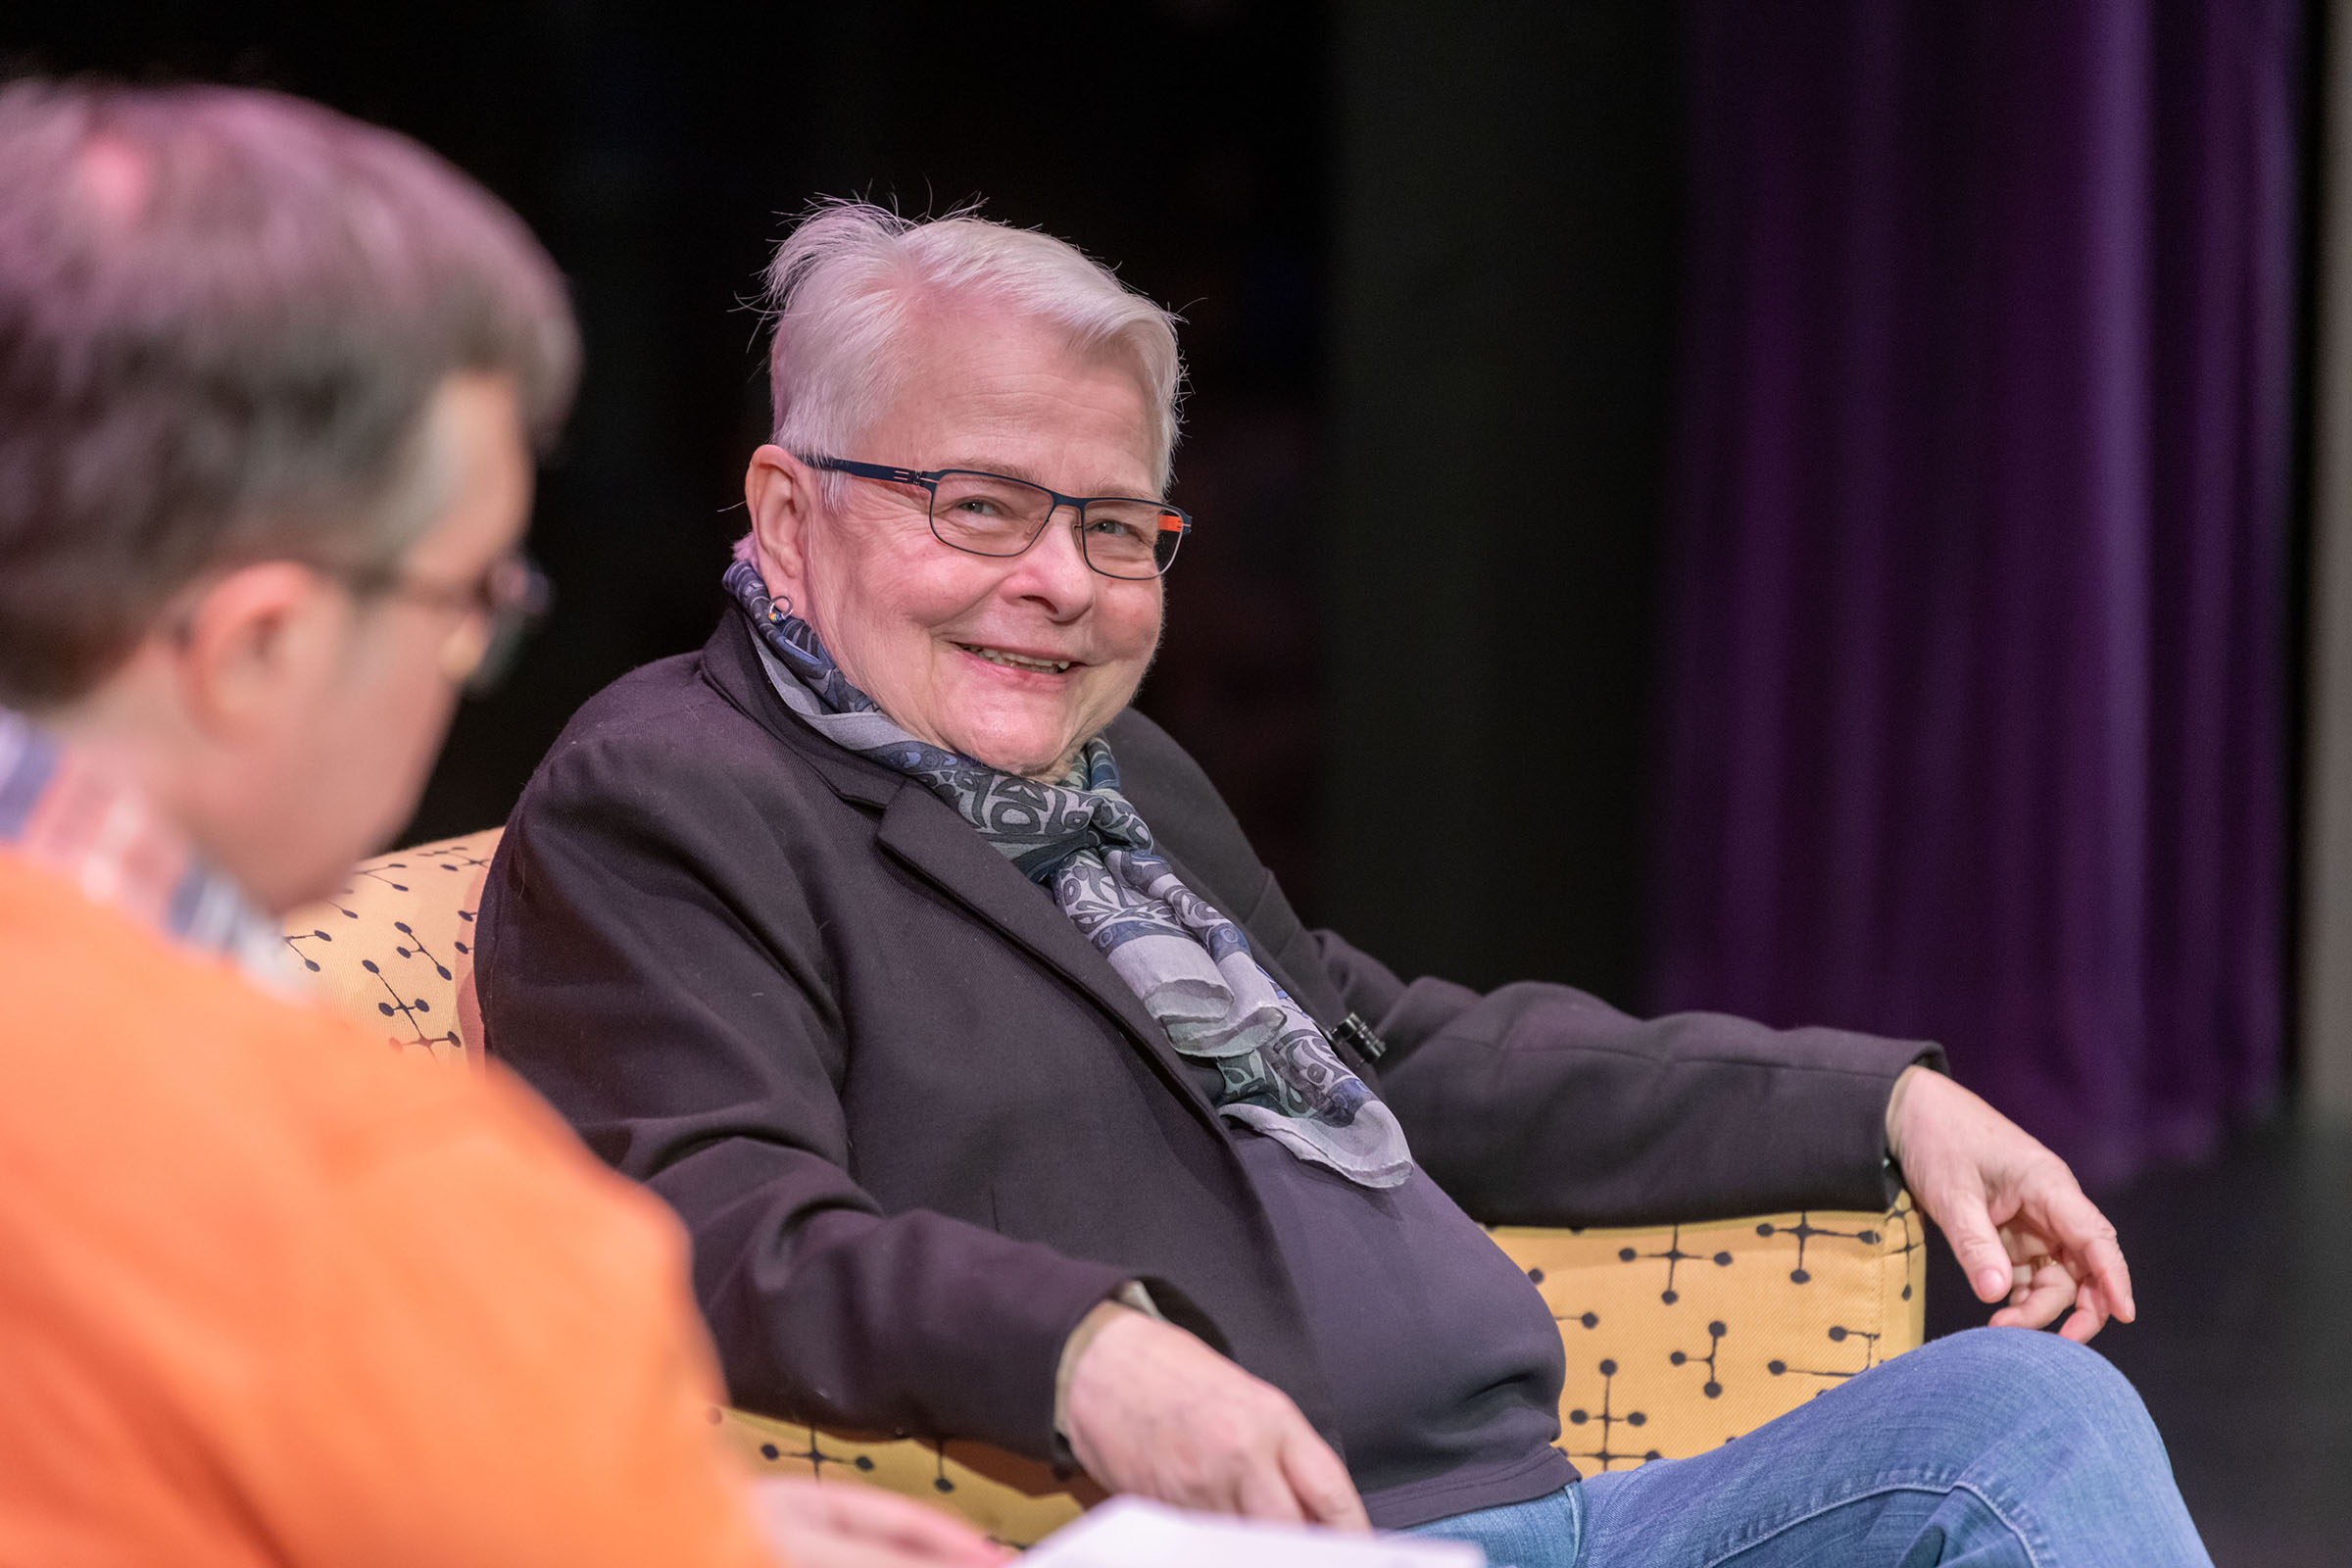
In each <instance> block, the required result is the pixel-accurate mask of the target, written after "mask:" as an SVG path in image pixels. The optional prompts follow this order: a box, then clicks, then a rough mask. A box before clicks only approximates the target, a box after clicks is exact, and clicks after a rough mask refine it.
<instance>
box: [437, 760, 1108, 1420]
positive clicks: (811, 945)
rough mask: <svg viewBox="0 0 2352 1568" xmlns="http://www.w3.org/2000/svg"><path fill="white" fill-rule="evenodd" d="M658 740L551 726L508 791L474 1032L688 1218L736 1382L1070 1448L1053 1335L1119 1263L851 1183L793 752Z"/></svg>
mask: <svg viewBox="0 0 2352 1568" xmlns="http://www.w3.org/2000/svg"><path fill="white" fill-rule="evenodd" d="M666 753H667V747H666V746H665V745H663V746H654V745H647V744H645V743H644V742H643V741H641V740H639V741H632V740H631V739H630V738H629V737H628V736H626V735H620V736H613V735H610V734H602V733H596V732H591V733H590V734H588V735H586V736H584V737H569V736H567V737H566V738H565V740H564V741H560V742H559V743H558V748H557V751H556V752H555V753H554V754H551V756H550V759H549V760H548V761H547V762H546V763H544V764H543V765H542V768H541V770H540V773H539V775H538V776H537V777H536V778H535V779H534V780H533V782H532V784H531V787H530V789H529V790H528V791H527V792H526V793H525V795H524V798H523V801H522V803H521V805H520V806H519V807H518V809H517V810H516V813H515V819H514V822H513V824H512V825H511V826H510V828H509V830H508V833H507V836H506V838H505V840H504V841H503V843H502V844H501V846H500V850H499V854H498V858H497V860H496V863H495V864H494V866H493V869H492V873H491V876H490V879H489V883H488V885H487V887H486V888H485V890H484V899H483V906H482V910H481V924H482V931H481V939H482V940H481V951H480V960H481V961H480V965H479V968H478V970H477V974H478V977H479V978H478V982H477V983H478V985H479V989H480V998H481V1006H482V1014H483V1020H484V1024H485V1028H486V1034H487V1038H488V1040H489V1042H490V1048H491V1050H492V1052H493V1054H497V1055H499V1056H501V1057H503V1058H505V1059H506V1060H507V1061H508V1062H509V1063H510V1064H511V1065H513V1066H515V1068H516V1069H517V1070H518V1071H520V1072H521V1073H522V1074H523V1076H524V1077H525V1078H526V1079H528V1080H529V1081H530V1082H531V1084H532V1085H533V1086H534V1087H535V1088H537V1089H538V1090H539V1091H540V1092H541V1093H542V1094H543V1095H545V1096H546V1097H547V1098H548V1099H549V1100H550V1101H551V1102H553V1103H554V1104H555V1105H556V1107H557V1108H558V1109H559V1110H560V1111H562V1112H563V1113H564V1116H565V1118H566V1119H568V1120H569V1121H570V1122H571V1123H572V1125H573V1126H574V1127H575V1128H576V1129H577V1130H578V1132H579V1134H580V1136H581V1137H582V1138H583V1139H584V1140H585V1141H586V1142H587V1144H588V1145H589V1147H590V1148H591V1149H593V1150H594V1151H595V1152H597V1153H598V1154H600V1155H602V1156H603V1157H604V1159H605V1160H606V1161H607V1162H608V1163H610V1164H612V1165H613V1166H614V1167H615V1168H617V1169H618V1170H620V1171H621V1172H623V1173H624V1174H626V1175H629V1176H632V1177H635V1178H637V1179H639V1180H641V1181H643V1182H645V1183H647V1184H648V1185H650V1186H651V1187H652V1188H653V1190H654V1191H655V1192H657V1193H658V1194H660V1195H661V1196H662V1198H663V1199H664V1200H666V1201H668V1203H669V1204H670V1206H671V1207H672V1208H674V1209H675V1210H676V1211H677V1213H678V1214H679V1215H680V1216H681V1217H682V1218H683V1220H684V1221H685V1224H686V1227H687V1230H688V1231H689V1233H690V1234H691V1237H692V1240H693V1255H694V1282H695V1289H696V1293H697V1296H698V1298H699V1299H700V1301H701V1304H702V1306H703V1310H704V1312H705V1315H706V1316H707V1317H708V1319H709V1321H710V1324H711V1332H712V1335H713V1337H714V1338H715V1339H716V1341H717V1342H718V1345H719V1347H720V1349H721V1353H722V1358H723V1360H724V1363H725V1371H726V1380H727V1387H728V1392H729V1396H730V1397H731V1398H732V1399H733V1400H734V1401H735V1402H737V1403H739V1404H741V1405H744V1406H746V1407H748V1408H752V1409H756V1410H760V1411H764V1412H768V1413H771V1414H776V1415H781V1416H785V1417H788V1418H793V1419H807V1420H811V1421H818V1422H822V1423H824V1424H828V1425H836V1426H844V1427H853V1428H857V1429H860V1430H865V1431H874V1432H888V1433H892V1434H894V1435H902V1436H903V1435H908V1434H916V1435H922V1436H927V1437H949V1436H955V1437H966V1438H976V1439H979V1440H982V1441H985V1442H988V1443H993V1444H996V1445H998V1446H1002V1447H1005V1448H1008V1449H1011V1450H1013V1451H1015V1452H1020V1453H1026V1454H1030V1455H1032V1456H1035V1457H1039V1458H1048V1459H1057V1458H1061V1457H1063V1455H1062V1453H1061V1452H1060V1450H1059V1449H1058V1447H1057V1440H1056V1438H1055V1437H1054V1430H1053V1402H1054V1368H1055V1364H1056V1362H1057V1360H1058V1357H1059V1355H1060V1351H1061V1347H1062V1343H1063V1341H1064V1340H1066V1339H1067V1338H1068V1336H1069V1334H1070V1332H1071V1331H1072V1330H1073V1329H1074V1328H1075V1327H1076V1326H1077V1324H1078V1321H1079V1320H1080V1319H1081V1318H1082V1317H1084V1316H1085V1314H1086V1312H1087V1311H1088V1309H1089V1308H1091V1307H1092V1306H1093V1305H1094V1304H1095V1303H1097V1302H1098V1301H1101V1300H1103V1299H1104V1298H1106V1297H1109V1296H1111V1295H1113V1294H1114V1293H1116V1292H1117V1291H1118V1290H1119V1289H1120V1288H1121V1286H1122V1285H1123V1284H1124V1283H1125V1282H1126V1278H1127V1276H1126V1275H1125V1274H1123V1273H1122V1272H1120V1271H1119V1270H1117V1269H1114V1268H1111V1267H1109V1266H1107V1265H1104V1264H1101V1263H1095V1262H1088V1261H1084V1260H1080V1259H1076V1258H1072V1257H1068V1256H1065V1255H1063V1254H1061V1253H1059V1252H1057V1251H1055V1250H1052V1249H1050V1248H1046V1247H1043V1246H1039V1245H1036V1244H1032V1243H1025V1242H1019V1241H1015V1240H1011V1239H1008V1238H1005V1237H1003V1236H1000V1235H998V1234H997V1233H996V1232H995V1231H993V1230H990V1229H988V1228H986V1227H984V1226H980V1225H975V1224H970V1223H966V1222H964V1221H961V1220H958V1219H955V1218H952V1217H949V1216H946V1215H942V1214H939V1213H934V1212H929V1211H924V1210H912V1211H907V1212H900V1213H885V1212H884V1211H883V1209H882V1207H881V1206H880V1204H879V1203H877V1202H876V1201H875V1200H874V1199H873V1198H872V1197H871V1196H870V1195H869V1194H867V1193H866V1192H864V1191H863V1190H861V1189H860V1188H859V1186H858V1183H857V1181H856V1180H854V1179H853V1177H852V1175H851V1168H852V1159H851V1149H850V1142H849V1133H848V1125H847V1118H846V1116H845V1113H844V1110H843V1104H842V1092H843V1085H844V1080H845V1074H846V1073H847V1070H848V1052H849V1044H848V1035H847V1032H846V1031H845V1027H844V1020H843V1018H842V1016H841V1014H840V1011H839V1008H838V1006H837V1004H836V1002H835V1000H834V998H835V993H834V990H833V987H832V986H831V985H830V983H829V980H828V960H827V957H826V953H825V948H824V945H823V942H822V938H821V923H822V922H821V920H820V918H819V915H818V912H817V910H816V909H814V908H812V907H811V906H810V903H809V897H810V896H809V892H808V891H807V889H806V888H804V887H803V886H802V885H801V884H800V880H799V879H798V878H796V877H794V876H792V875H790V874H788V873H781V868H782V867H783V866H784V864H785V863H786V862H785V860H784V859H783V858H782V857H781V856H779V854H778V853H777V851H776V848H775V845H776V843H777V839H778V836H779V834H780V833H787V832H789V829H790V826H791V824H790V823H789V822H782V823H780V822H779V821H778V819H777V818H778V808H777V800H776V792H775V788H774V785H773V783H772V773H773V771H774V770H776V769H779V768H788V767H790V766H791V765H792V764H791V763H790V761H789V760H787V759H784V758H781V757H779V756H778V755H776V754H775V752H774V751H773V750H772V749H770V750H769V751H767V752H766V753H764V754H762V755H761V756H760V757H758V758H756V759H748V760H745V759H738V760H736V765H734V766H733V767H732V768H730V766H729V765H728V759H726V758H725V757H724V756H716V757H700V756H698V758H697V759H696V764H695V767H694V768H693V769H692V770H687V769H682V768H680V767H678V766H677V764H676V763H675V761H674V760H665V758H666ZM746 768H760V769H766V770H768V772H769V773H770V775H771V781H770V782H769V783H768V784H767V785H765V786H764V788H765V790H766V793H765V795H764V796H762V795H761V794H760V790H759V789H758V788H755V787H754V786H752V785H750V784H748V783H746V782H745V781H744V774H745V769H746Z"/></svg>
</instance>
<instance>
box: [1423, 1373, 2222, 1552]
mask: <svg viewBox="0 0 2352 1568" xmlns="http://www.w3.org/2000/svg"><path fill="white" fill-rule="evenodd" d="M1414 1533H1415V1534H1421V1535H1431V1536H1447V1537H1451V1538H1454V1539H1456V1540H1461V1541H1474V1542H1477V1543H1478V1544H1480V1545H1482V1546H1484V1547H1485V1548H1486V1551H1487V1560H1488V1562H1489V1563H1491V1564H1494V1565H1495V1568H1502V1565H1505V1564H1509V1565H1512V1568H1577V1565H1578V1564H1584V1565H1585V1568H1669V1565H1671V1568H1716V1565H1718V1564H1725V1565H1737V1568H1925V1565H1927V1564H1929V1563H1965V1564H1970V1565H1972V1568H1992V1565H1993V1564H1996V1563H1997V1564H2004V1565H2006V1564H2017V1565H2020V1568H2025V1565H2032V1568H2089V1565H2099V1568H2106V1565H2110V1564H2112V1565H2115V1568H2124V1565H2127V1564H2128V1565H2130V1568H2172V1565H2174V1564H2192V1563H2193V1564H2201V1565H2204V1568H2211V1561H2212V1559H2210V1558H2209V1557H2207V1556H2206V1555H2205V1547H2204V1545H2203V1544H2201V1543H2200V1542H2199V1541H2198V1540H2197V1532H2196V1527H2195V1526H2194V1525H2192V1524H2190V1523H2189V1519H2188V1510H2187V1509H2186V1508H2185V1507H2183V1506H2182V1505H2181V1502H2180V1491H2179V1490H2178V1489H2177V1488H2176V1487H2175V1486H2174V1485H2173V1471H2172V1465H2171V1463H2170V1462H2169V1461H2168V1460H2167V1459H2166V1458H2165V1453H2164V1445H2163V1444H2162V1443H2161V1442H2160V1441H2158V1439H2157V1436H2156V1428H2155V1427H2154V1425H2153V1424H2151V1423H2150V1422H2149V1420H2148V1413H2147V1411H2146V1410H2145V1409H2144V1408H2143V1407H2142V1406H2141V1405H2140V1402H2139V1396H2137V1395H2136V1394H2134V1393H2132V1392H2131V1384H2129V1383H2127V1382H2125V1381H2124V1378H2123V1374H2121V1373H2119V1372H2117V1371H2116V1370H2115V1369H2114V1368H2113V1367H2111V1366H2109V1365H2108V1364H2107V1361H2106V1358H2105V1357H2103V1356H2101V1355H2100V1354H2099V1353H2098V1352H2097V1351H2095V1350H2090V1349H2085V1348H2082V1346H2079V1345H2075V1344H2073V1343H2071V1342H2069V1341H2066V1340H2062V1339H2060V1338H2058V1337H2057V1336H2056V1335H2054V1334H2036V1333H2033V1332H2030V1331H2028V1330H2024V1329H1973V1330H1971V1331H1970V1332H1968V1333H1966V1334H1956V1335H1953V1336H1952V1337H1951V1338H1949V1339H1943V1340H1936V1341H1933V1342H1931V1343H1929V1344H1927V1345H1925V1346H1922V1347H1921V1348H1918V1349H1916V1350H1913V1351H1912V1352H1911V1353H1910V1354H1908V1355H1900V1356H1897V1357H1895V1358H1894V1359H1893V1360H1891V1361H1888V1362H1886V1363H1885V1364H1883V1365H1881V1366H1878V1367H1874V1368H1872V1369H1871V1370H1870V1371H1868V1372H1865V1373H1863V1374H1862V1375H1860V1376H1859V1377H1856V1378H1853V1379H1851V1380H1849V1381H1848V1382H1846V1383H1843V1384H1841V1385H1839V1386H1838V1387H1837V1388H1834V1389H1831V1390H1830V1391H1828V1392H1827V1393H1825V1394H1823V1395H1822V1396H1821V1397H1819V1398H1816V1399H1813V1400H1810V1401H1809V1402H1807V1403H1806V1404H1805V1405H1804V1406H1803V1407H1802V1408H1801V1409H1796V1410H1791V1411H1790V1412H1789V1414H1787V1415H1785V1416H1782V1417H1781V1418H1780V1419H1779V1420H1777V1421H1774V1422H1771V1423H1769V1424H1767V1425H1765V1426H1763V1427H1760V1428H1758V1429H1757V1430H1756V1431H1754V1432H1751V1433H1749V1434H1748V1435H1747V1436H1745V1437H1743V1438H1741V1439H1740V1440H1739V1441H1738V1442H1737V1443H1730V1444H1726V1445H1725V1446H1722V1447H1720V1448H1717V1449H1715V1450H1714V1451H1713V1452H1711V1453H1703V1454H1699V1455H1698V1456H1696V1457H1695V1458H1690V1459H1660V1460H1655V1461H1653V1462H1651V1463H1649V1464H1645V1465H1643V1466H1642V1467H1641V1468H1640V1469H1637V1470H1615V1471H1609V1472H1605V1473H1603V1474H1600V1475H1595V1476H1593V1477H1590V1478H1589V1479H1587V1480H1585V1481H1583V1482H1581V1483H1579V1484H1578V1485H1575V1486H1572V1487H1569V1488H1568V1489H1567V1490H1566V1491H1564V1492H1560V1493H1556V1494H1554V1495H1551V1496H1549V1497H1540V1498H1538V1499H1537V1500H1536V1501H1534V1502H1523V1503H1518V1504H1516V1505H1514V1506H1511V1507H1506V1508H1489V1509H1486V1510H1484V1511H1482V1512H1479V1513H1468V1514H1460V1515H1457V1516H1456V1517H1454V1518H1451V1519H1440V1520H1437V1521H1435V1522H1434V1523H1431V1524H1426V1525H1422V1526H1420V1527H1419V1528H1418V1530H1417V1531H1415V1532H1414Z"/></svg>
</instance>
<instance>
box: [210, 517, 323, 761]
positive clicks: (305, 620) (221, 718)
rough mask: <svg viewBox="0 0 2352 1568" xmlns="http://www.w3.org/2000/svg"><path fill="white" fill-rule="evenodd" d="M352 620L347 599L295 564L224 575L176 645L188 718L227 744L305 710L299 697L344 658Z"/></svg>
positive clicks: (263, 566) (249, 568) (247, 568)
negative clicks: (346, 636) (345, 643)
mask: <svg viewBox="0 0 2352 1568" xmlns="http://www.w3.org/2000/svg"><path fill="white" fill-rule="evenodd" d="M350 614H351V605H350V602H349V600H348V599H347V598H346V597H345V596H344V595H343V594H341V593H340V592H338V591H337V590H336V589H335V588H334V587H333V585H331V584H330V583H329V582H328V581H327V580H326V579H324V578H322V577H321V576H319V573H317V572H315V571H313V570H311V569H310V568H309V567H307V566H303V565H299V564H295V563H293V562H290V561H265V562H261V563H259V564H254V565H250V566H240V567H238V568H237V569H236V570H234V571H231V572H229V573H228V574H227V575H225V576H223V577H221V579H220V580H219V581H217V582H215V583H214V584H213V585H212V586H211V587H210V588H207V589H206V590H205V591H204V593H203V594H202V596H201V597H199V598H198V599H197V600H196V602H195V604H194V605H193V606H192V607H190V609H189V611H188V613H187V617H186V621H185V628H186V629H185V631H184V632H183V633H182V635H181V636H180V637H179V639H178V644H179V651H178V658H177V660H176V663H177V668H178V675H179V687H180V692H181V697H182V700H183V701H184V702H185V703H186V705H187V711H188V714H189V716H190V718H192V719H193V720H194V721H195V722H196V723H197V724H198V725H199V726H201V727H202V728H205V729H207V730H210V731H213V732H214V733H215V734H216V735H218V736H220V737H221V738H224V739H226V738H237V737H243V736H247V735H250V734H251V733H253V732H254V731H255V730H257V729H260V728H264V727H267V726H269V725H270V724H273V723H282V722H284V721H285V720H286V718H287V717H288V716H289V715H291V714H297V713H300V712H303V711H306V710H305V709H304V708H303V706H302V705H301V704H299V703H297V702H295V701H294V700H293V699H294V698H295V697H296V696H297V695H298V694H299V693H300V692H301V691H302V690H303V689H304V688H306V687H308V686H311V685H314V684H316V683H318V682H319V679H320V678H321V677H322V676H324V675H328V674H330V673H331V672H332V671H333V669H334V668H335V666H336V663H337V662H338V661H339V660H340V659H342V657H343V656H344V652H345V650H344V648H343V646H342V645H343V638H344V632H345V629H346V625H347V622H348V620H349V617H350Z"/></svg>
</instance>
